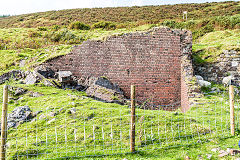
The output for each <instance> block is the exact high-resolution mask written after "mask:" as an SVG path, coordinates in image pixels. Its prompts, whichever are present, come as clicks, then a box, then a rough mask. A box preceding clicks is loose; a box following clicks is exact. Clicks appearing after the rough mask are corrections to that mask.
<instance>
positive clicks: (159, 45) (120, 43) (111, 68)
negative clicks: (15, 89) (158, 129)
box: [46, 28, 183, 109]
mask: <svg viewBox="0 0 240 160" xmlns="http://www.w3.org/2000/svg"><path fill="white" fill-rule="evenodd" d="M182 47H183V45H182V40H181V34H180V33H179V32H177V33H176V32H175V31H173V30H170V29H167V28H161V29H155V30H153V31H149V32H145V33H130V34H124V35H122V36H112V37H110V38H108V39H106V40H105V41H86V42H84V43H83V44H81V45H79V46H77V47H75V48H74V49H73V50H72V53H70V54H68V55H66V56H61V57H58V58H56V59H53V60H50V61H48V62H47V63H46V65H48V66H50V67H51V68H52V69H53V70H55V71H59V70H61V71H71V72H72V73H73V75H74V76H76V77H78V78H80V77H82V76H85V77H87V76H105V77H107V78H108V79H110V80H111V81H112V82H113V83H117V84H118V85H119V86H120V88H122V89H123V91H124V93H125V95H126V96H127V97H128V98H129V96H130V85H131V84H135V85H136V93H137V100H138V101H142V102H143V101H147V100H148V101H150V103H153V104H154V105H169V104H175V103H178V106H179V105H180V101H181V55H182ZM175 107H177V106H176V105H175ZM169 108H170V107H168V109H169Z"/></svg>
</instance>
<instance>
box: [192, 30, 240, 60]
mask: <svg viewBox="0 0 240 160" xmlns="http://www.w3.org/2000/svg"><path fill="white" fill-rule="evenodd" d="M224 50H236V51H240V29H236V30H225V31H215V32H210V33H207V34H205V35H204V36H202V37H200V38H199V39H198V40H197V41H196V42H195V43H194V45H193V57H194V59H195V62H196V63H212V62H215V61H216V60H217V58H218V56H219V55H220V54H221V53H223V51H224Z"/></svg>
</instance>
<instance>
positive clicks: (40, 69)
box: [34, 66, 55, 78]
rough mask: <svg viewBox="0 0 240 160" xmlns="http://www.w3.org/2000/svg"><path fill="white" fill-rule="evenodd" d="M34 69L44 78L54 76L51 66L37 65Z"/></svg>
mask: <svg viewBox="0 0 240 160" xmlns="http://www.w3.org/2000/svg"><path fill="white" fill-rule="evenodd" d="M34 71H35V72H36V73H39V74H40V75H42V76H43V77H44V78H54V76H55V72H54V71H53V70H52V69H51V68H48V67H45V66H38V67H36V68H35V69H34Z"/></svg>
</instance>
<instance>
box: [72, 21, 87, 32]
mask: <svg viewBox="0 0 240 160" xmlns="http://www.w3.org/2000/svg"><path fill="white" fill-rule="evenodd" d="M69 29H79V30H89V29H90V26H89V25H87V24H84V23H82V22H79V21H76V22H72V23H71V24H70V25H69Z"/></svg>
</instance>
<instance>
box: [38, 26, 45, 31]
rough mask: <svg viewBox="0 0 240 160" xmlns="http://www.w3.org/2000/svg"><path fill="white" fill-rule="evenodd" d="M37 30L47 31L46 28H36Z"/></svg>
mask: <svg viewBox="0 0 240 160" xmlns="http://www.w3.org/2000/svg"><path fill="white" fill-rule="evenodd" d="M38 30H39V31H47V28H46V27H38Z"/></svg>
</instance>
